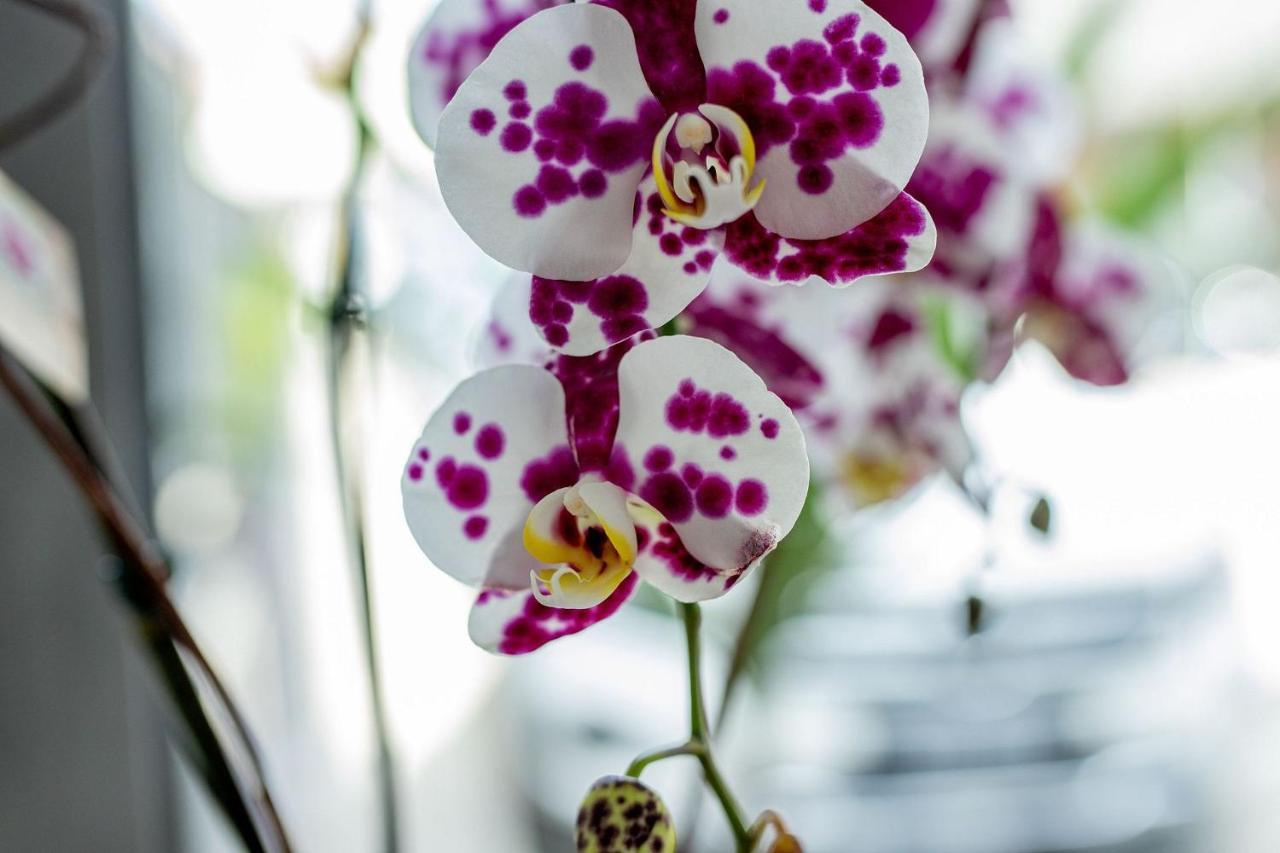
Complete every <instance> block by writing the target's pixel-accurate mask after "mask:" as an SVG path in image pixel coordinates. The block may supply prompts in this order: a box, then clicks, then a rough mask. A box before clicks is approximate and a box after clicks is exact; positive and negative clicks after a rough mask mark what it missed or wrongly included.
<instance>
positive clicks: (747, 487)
mask: <svg viewBox="0 0 1280 853" xmlns="http://www.w3.org/2000/svg"><path fill="white" fill-rule="evenodd" d="M735 503H736V504H737V507H738V512H740V513H742V514H743V515H759V514H760V513H762V512H764V508H765V507H766V506H767V505H768V503H769V493H768V491H767V490H766V489H765V486H764V483H762V482H760V481H759V480H743V481H742V482H741V483H739V484H738V493H737V496H736V498H735Z"/></svg>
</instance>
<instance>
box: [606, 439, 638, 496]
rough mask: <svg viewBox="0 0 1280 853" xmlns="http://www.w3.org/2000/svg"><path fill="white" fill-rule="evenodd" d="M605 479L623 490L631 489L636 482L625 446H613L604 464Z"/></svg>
mask: <svg viewBox="0 0 1280 853" xmlns="http://www.w3.org/2000/svg"><path fill="white" fill-rule="evenodd" d="M605 479H606V480H608V481H609V482H610V483H613V484H614V485H615V486H617V487H618V488H620V489H623V490H624V491H628V492H629V491H631V489H632V487H634V486H635V484H636V472H635V469H634V468H632V467H631V460H630V459H629V458H628V457H627V451H626V449H625V448H622V447H619V446H615V447H614V448H613V453H612V454H611V455H610V456H609V464H608V465H606V466H605Z"/></svg>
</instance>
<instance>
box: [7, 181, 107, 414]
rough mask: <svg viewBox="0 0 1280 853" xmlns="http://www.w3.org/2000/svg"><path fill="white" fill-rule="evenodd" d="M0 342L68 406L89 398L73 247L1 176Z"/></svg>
mask: <svg viewBox="0 0 1280 853" xmlns="http://www.w3.org/2000/svg"><path fill="white" fill-rule="evenodd" d="M0 343H3V345H4V347H5V348H6V349H7V350H9V351H10V352H12V353H13V355H14V356H16V357H17V358H18V359H19V360H20V361H21V362H22V363H23V364H24V365H26V366H27V368H28V369H29V370H31V372H32V373H34V374H35V375H36V377H37V378H39V379H40V380H41V381H42V382H44V383H45V384H46V385H48V386H49V387H50V388H51V389H52V390H53V391H54V392H55V393H57V394H58V395H59V396H61V397H62V398H63V399H64V400H66V401H67V402H70V403H78V402H82V401H84V400H85V399H86V398H87V397H88V396H89V356H88V349H87V347H86V345H85V333H84V310H83V308H82V306H81V302H80V276H79V271H78V268H77V266H76V256H75V248H74V246H73V245H72V242H71V238H70V236H69V235H68V234H67V232H66V230H65V229H64V228H63V227H62V226H61V225H59V224H58V223H57V222H56V221H55V220H54V219H53V217H51V216H49V214H47V213H45V212H44V210H42V209H41V208H40V206H39V205H38V204H36V202H35V201H34V200H33V199H32V198H31V197H30V196H28V195H27V194H26V193H25V192H23V191H22V189H21V188H19V187H18V185H17V184H15V183H13V181H11V180H9V178H8V177H7V176H6V175H5V174H4V173H3V172H0Z"/></svg>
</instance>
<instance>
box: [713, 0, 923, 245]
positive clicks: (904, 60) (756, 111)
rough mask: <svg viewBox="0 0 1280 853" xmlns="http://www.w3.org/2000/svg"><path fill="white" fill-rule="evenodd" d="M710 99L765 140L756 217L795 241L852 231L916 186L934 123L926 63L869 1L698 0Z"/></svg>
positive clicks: (758, 171) (758, 170) (761, 141)
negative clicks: (930, 125)
mask: <svg viewBox="0 0 1280 853" xmlns="http://www.w3.org/2000/svg"><path fill="white" fill-rule="evenodd" d="M697 37H698V45H699V48H700V49H701V52H702V57H703V61H704V62H705V64H706V67H707V100H708V101H709V102H711V103H717V104H721V105H723V106H726V107H729V108H731V109H733V110H734V111H735V112H737V113H738V114H739V115H741V116H742V117H743V119H745V120H746V123H747V125H748V126H749V127H750V128H751V132H752V134H753V135H754V136H755V143H756V146H757V148H758V152H759V163H758V165H757V167H756V170H755V175H756V179H757V180H763V181H765V182H766V184H767V189H766V190H765V192H764V194H763V195H762V196H761V198H760V202H759V204H758V205H757V207H756V215H757V216H758V217H759V219H760V222H761V223H762V224H763V225H764V226H765V227H766V228H768V229H770V230H772V231H775V232H777V233H779V234H782V235H784V236H787V237H792V238H796V239H806V240H818V239H825V238H828V237H834V236H836V235H839V234H843V233H845V232H847V231H849V230H850V229H852V228H854V227H856V226H858V225H860V224H861V223H863V222H866V221H867V220H869V219H871V218H872V217H874V216H875V215H876V214H878V213H880V212H881V211H882V210H884V209H885V207H887V206H888V205H889V204H891V203H892V202H893V201H894V200H895V199H896V198H897V196H898V194H899V193H900V192H901V191H902V189H903V187H905V186H906V183H907V181H908V179H909V178H910V177H911V173H912V171H913V170H914V169H915V166H916V163H917V162H918V161H919V159H920V152H921V151H922V150H923V148H924V142H925V136H926V133H927V130H928V121H929V109H928V102H927V99H926V97H925V89H924V77H923V73H922V71H921V68H920V62H919V60H918V59H917V58H916V55H915V53H914V52H912V50H911V47H910V46H909V45H908V44H907V41H906V39H905V38H904V37H903V36H902V34H901V33H899V32H898V31H897V30H895V29H894V28H893V27H891V26H890V25H889V24H888V23H886V22H885V20H884V19H883V18H881V17H880V15H878V14H877V13H876V12H874V11H872V10H871V9H870V8H869V7H867V6H866V5H865V4H863V3H861V2H858V0H824V2H811V0H774V2H771V3H769V4H768V7H767V9H765V8H764V7H762V6H761V4H760V3H759V0H716V2H702V3H699V4H698V17H697Z"/></svg>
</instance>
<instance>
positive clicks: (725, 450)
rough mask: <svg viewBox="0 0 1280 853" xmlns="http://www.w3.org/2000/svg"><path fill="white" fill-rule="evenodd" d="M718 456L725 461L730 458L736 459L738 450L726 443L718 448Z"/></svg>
mask: <svg viewBox="0 0 1280 853" xmlns="http://www.w3.org/2000/svg"><path fill="white" fill-rule="evenodd" d="M720 458H721V459H724V460H726V461H727V460H730V459H737V458H738V451H736V450H734V449H733V448H732V447H730V446H729V445H727V444H726V445H725V446H724V447H722V448H720Z"/></svg>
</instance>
